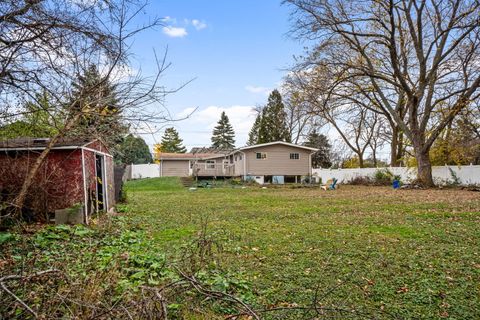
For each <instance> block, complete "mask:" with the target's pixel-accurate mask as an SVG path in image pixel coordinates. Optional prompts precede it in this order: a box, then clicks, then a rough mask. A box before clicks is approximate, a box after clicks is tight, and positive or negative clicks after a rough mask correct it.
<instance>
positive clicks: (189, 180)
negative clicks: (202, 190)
mask: <svg viewBox="0 0 480 320" xmlns="http://www.w3.org/2000/svg"><path fill="white" fill-rule="evenodd" d="M180 183H181V184H182V185H183V186H184V187H191V186H192V185H193V178H192V177H180Z"/></svg>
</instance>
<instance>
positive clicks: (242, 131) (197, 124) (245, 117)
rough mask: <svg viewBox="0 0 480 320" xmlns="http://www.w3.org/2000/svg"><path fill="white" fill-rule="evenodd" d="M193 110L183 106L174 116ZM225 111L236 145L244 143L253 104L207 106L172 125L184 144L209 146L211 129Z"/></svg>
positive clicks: (252, 114) (250, 124)
mask: <svg viewBox="0 0 480 320" xmlns="http://www.w3.org/2000/svg"><path fill="white" fill-rule="evenodd" d="M193 110H195V109H194V108H185V109H184V110H182V111H181V112H179V113H177V114H176V115H175V117H177V118H183V117H186V116H188V115H189V114H191V113H192V111H193ZM222 111H225V113H226V114H227V116H228V118H229V120H230V123H231V124H232V126H233V129H234V130H235V139H236V143H235V144H236V145H237V146H238V147H239V146H243V145H245V144H246V141H247V138H248V132H249V131H250V128H251V127H252V124H253V122H254V121H255V115H256V113H255V111H254V106H229V107H219V106H209V107H206V108H202V109H199V110H197V111H195V112H194V113H193V114H192V115H191V116H190V117H189V118H188V119H186V120H183V121H180V122H177V123H175V124H174V126H175V127H176V128H177V130H178V132H179V134H180V137H181V138H182V139H183V141H184V144H185V145H186V146H187V147H188V148H189V149H190V148H191V147H198V146H209V145H210V144H211V141H210V138H211V135H212V130H213V128H214V127H215V126H216V124H217V122H218V120H219V119H220V114H221V113H222Z"/></svg>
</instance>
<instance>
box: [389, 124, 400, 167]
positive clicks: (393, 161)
mask: <svg viewBox="0 0 480 320" xmlns="http://www.w3.org/2000/svg"><path fill="white" fill-rule="evenodd" d="M397 148H398V130H397V128H396V127H392V142H391V143H390V166H392V167H396V166H398V163H397V162H398V160H397V157H398V155H397Z"/></svg>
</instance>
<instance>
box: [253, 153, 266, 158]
mask: <svg viewBox="0 0 480 320" xmlns="http://www.w3.org/2000/svg"><path fill="white" fill-rule="evenodd" d="M256 158H257V159H267V153H265V152H257V153H256Z"/></svg>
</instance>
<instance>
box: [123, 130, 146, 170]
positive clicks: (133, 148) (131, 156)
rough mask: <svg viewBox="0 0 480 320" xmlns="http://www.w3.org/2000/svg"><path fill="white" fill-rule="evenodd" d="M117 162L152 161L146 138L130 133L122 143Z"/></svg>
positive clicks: (138, 162)
mask: <svg viewBox="0 0 480 320" xmlns="http://www.w3.org/2000/svg"><path fill="white" fill-rule="evenodd" d="M115 162H116V163H120V164H131V163H133V164H143V163H152V162H153V159H152V155H151V153H150V149H149V148H148V145H147V144H146V143H145V140H143V139H142V138H140V137H135V136H134V135H133V134H129V135H128V136H126V137H125V138H124V139H123V142H122V143H121V144H120V146H119V150H118V152H117V155H116V157H115Z"/></svg>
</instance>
